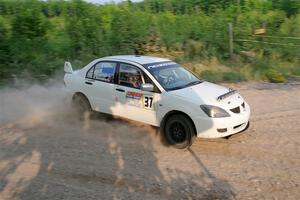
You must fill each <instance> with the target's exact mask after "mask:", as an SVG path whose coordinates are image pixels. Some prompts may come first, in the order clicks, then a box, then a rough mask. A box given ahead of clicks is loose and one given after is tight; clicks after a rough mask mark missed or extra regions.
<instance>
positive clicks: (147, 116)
mask: <svg viewBox="0 0 300 200" xmlns="http://www.w3.org/2000/svg"><path fill="white" fill-rule="evenodd" d="M158 95H159V94H157V93H154V92H147V91H142V90H140V89H136V88H131V87H125V86H120V85H117V86H115V101H116V103H115V106H114V109H113V113H114V114H115V115H119V116H121V117H125V118H128V119H131V120H136V121H141V122H144V123H147V124H151V125H155V126H156V125H158V123H157V120H156V112H157V106H158V105H157V99H158Z"/></svg>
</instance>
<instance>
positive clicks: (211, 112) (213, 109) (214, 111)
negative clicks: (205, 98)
mask: <svg viewBox="0 0 300 200" xmlns="http://www.w3.org/2000/svg"><path fill="white" fill-rule="evenodd" d="M200 107H201V109H202V110H203V111H204V112H205V113H206V114H207V115H208V116H209V117H212V118H221V117H230V115H229V113H228V112H226V110H224V109H222V108H220V107H217V106H211V105H201V106H200Z"/></svg>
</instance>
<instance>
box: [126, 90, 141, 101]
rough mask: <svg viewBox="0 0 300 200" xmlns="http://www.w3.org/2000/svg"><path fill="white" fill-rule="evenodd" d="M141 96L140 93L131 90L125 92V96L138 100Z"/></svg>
mask: <svg viewBox="0 0 300 200" xmlns="http://www.w3.org/2000/svg"><path fill="white" fill-rule="evenodd" d="M142 97H143V94H142V93H138V92H132V91H128V92H127V94H126V98H129V99H137V100H140V99H141V98H142Z"/></svg>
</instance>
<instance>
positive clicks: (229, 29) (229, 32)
mask: <svg viewBox="0 0 300 200" xmlns="http://www.w3.org/2000/svg"><path fill="white" fill-rule="evenodd" d="M228 36H229V55H230V57H232V56H233V32H232V23H231V22H230V23H228Z"/></svg>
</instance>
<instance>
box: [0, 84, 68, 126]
mask: <svg viewBox="0 0 300 200" xmlns="http://www.w3.org/2000/svg"><path fill="white" fill-rule="evenodd" d="M69 103H70V99H69V98H68V93H67V92H66V89H65V88H64V86H63V85H62V84H61V83H51V82H49V83H46V84H44V85H38V84H32V85H28V84H24V86H21V87H6V88H3V89H1V90H0V124H6V123H15V124H19V125H23V126H34V125H37V124H39V123H47V122H49V121H52V122H53V120H55V119H57V118H56V117H57V116H61V115H63V114H66V113H68V112H69V113H70V112H72V110H71V106H70V104H69Z"/></svg>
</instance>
